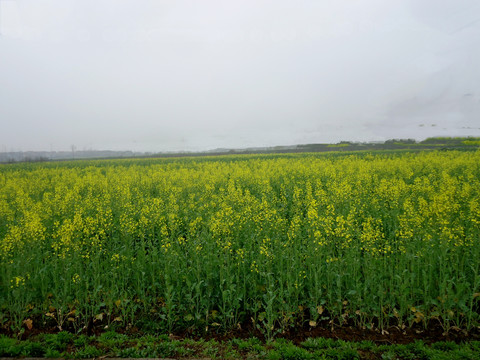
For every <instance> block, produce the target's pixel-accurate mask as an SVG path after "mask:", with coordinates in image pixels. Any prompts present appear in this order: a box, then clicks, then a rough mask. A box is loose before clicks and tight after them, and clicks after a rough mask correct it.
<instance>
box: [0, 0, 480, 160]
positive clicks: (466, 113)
mask: <svg viewBox="0 0 480 360" xmlns="http://www.w3.org/2000/svg"><path fill="white" fill-rule="evenodd" d="M0 32H1V36H0V147H1V148H0V150H3V151H12V150H24V151H25V150H54V151H55V150H68V149H70V147H71V145H75V146H76V148H77V149H112V150H135V151H168V150H171V151H173V150H208V149H214V148H219V147H228V148H239V147H251V146H271V145H289V144H297V143H319V142H337V141H340V140H350V141H372V140H386V139H389V138H415V139H423V138H425V137H428V136H438V135H442V136H445V135H449V136H457V135H470V136H480V71H479V67H480V1H478V0H451V1H450V0H444V1H442V0H388V1H385V0H361V1H355V0H339V1H326V0H325V1H322V0H315V1H314V0H312V1H301V0H295V1H293V0H291V1H286V0H271V1H262V0H241V1H240V0H239V1H227V0H216V1H212V0H190V1H185V0H165V1H161V0H95V1H93V0H81V1H80V0H78V1H73V0H0Z"/></svg>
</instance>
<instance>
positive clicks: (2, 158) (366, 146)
mask: <svg viewBox="0 0 480 360" xmlns="http://www.w3.org/2000/svg"><path fill="white" fill-rule="evenodd" d="M477 148H480V138H479V137H432V138H427V139H425V140H423V141H420V142H417V141H416V140H414V139H391V140H387V141H384V142H350V141H341V142H339V143H336V144H299V145H287V146H273V147H252V148H244V149H225V148H221V149H213V150H209V151H202V152H160V153H150V152H133V151H113V150H84V151H75V152H71V151H25V152H22V151H17V152H2V153H0V163H13V162H40V161H52V160H76V159H110V158H134V157H142V158H143V157H180V156H211V155H226V154H237V155H238V154H273V153H299V152H331V151H359V150H364V151H365V150H367V151H369V150H372V151H374V150H402V149H403V150H429V149H430V150H433V149H437V150H472V149H477Z"/></svg>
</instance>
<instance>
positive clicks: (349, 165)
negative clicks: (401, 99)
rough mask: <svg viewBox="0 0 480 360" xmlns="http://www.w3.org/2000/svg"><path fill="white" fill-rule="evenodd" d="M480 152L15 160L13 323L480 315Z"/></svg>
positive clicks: (5, 274)
mask: <svg viewBox="0 0 480 360" xmlns="http://www.w3.org/2000/svg"><path fill="white" fill-rule="evenodd" d="M478 259H480V152H453V151H452V152H424V153H404V154H395V153H391V154H377V155H372V154H361V153H360V154H357V155H339V154H329V155H316V154H295V155H270V156H237V157H212V158H207V157H205V158H181V159H142V160H108V161H76V162H64V163H46V164H33V165H32V164H23V165H8V166H3V167H0V326H2V327H4V328H5V327H11V328H12V329H16V330H18V331H20V330H21V329H22V328H25V327H28V328H31V327H34V326H38V327H41V326H45V325H41V324H47V325H51V326H56V327H58V328H60V329H62V328H63V329H68V328H72V329H81V328H82V327H88V326H91V325H92V324H94V325H95V324H97V325H98V324H101V325H102V326H106V325H108V326H114V325H118V326H123V327H130V326H138V327H142V328H145V329H152V330H166V331H167V330H168V331H175V330H184V329H187V328H189V329H195V330H197V331H200V332H201V331H206V330H208V329H212V328H216V329H218V330H230V329H234V328H237V327H239V326H242V325H244V324H246V323H249V324H250V325H253V326H255V327H257V328H258V329H260V330H261V331H263V332H264V333H265V334H266V335H268V336H273V335H274V334H275V333H276V332H277V331H282V330H285V329H287V328H290V327H295V326H312V327H314V326H316V325H317V324H319V323H320V322H322V321H323V322H325V321H331V322H332V323H337V324H344V323H355V324H357V325H358V326H378V327H384V326H387V325H398V326H401V327H405V326H421V325H423V326H428V324H429V323H430V322H432V321H435V322H439V323H441V324H442V326H443V327H444V328H445V329H446V330H448V328H450V327H451V326H456V327H459V328H463V329H467V330H468V329H470V328H472V327H474V326H478V325H479V303H478V301H479V295H480V261H479V260H478Z"/></svg>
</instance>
